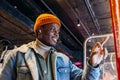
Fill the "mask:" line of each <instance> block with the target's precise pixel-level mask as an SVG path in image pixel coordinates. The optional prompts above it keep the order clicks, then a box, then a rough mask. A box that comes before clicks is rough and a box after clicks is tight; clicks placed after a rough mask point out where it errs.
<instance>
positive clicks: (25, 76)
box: [17, 66, 32, 80]
mask: <svg viewBox="0 0 120 80" xmlns="http://www.w3.org/2000/svg"><path fill="white" fill-rule="evenodd" d="M17 80H32V75H31V73H30V70H29V69H28V68H27V67H23V66H22V67H18V68H17Z"/></svg>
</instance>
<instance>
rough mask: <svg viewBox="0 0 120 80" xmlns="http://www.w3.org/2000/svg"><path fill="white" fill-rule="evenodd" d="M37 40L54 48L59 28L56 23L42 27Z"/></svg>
mask: <svg viewBox="0 0 120 80" xmlns="http://www.w3.org/2000/svg"><path fill="white" fill-rule="evenodd" d="M38 31H39V32H38V39H39V40H40V41H41V42H42V43H44V44H45V45H48V46H55V45H56V43H57V41H58V39H59V32H60V26H59V25H58V24H56V23H50V24H47V25H44V26H42V27H41V28H40V29H39V30H38Z"/></svg>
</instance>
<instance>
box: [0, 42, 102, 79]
mask: <svg viewBox="0 0 120 80" xmlns="http://www.w3.org/2000/svg"><path fill="white" fill-rule="evenodd" d="M34 54H35V50H34V47H33V42H31V43H29V44H26V45H23V46H21V47H19V48H17V49H14V50H12V51H10V53H9V54H8V55H7V56H6V59H5V62H4V64H3V67H2V71H1V73H0V80H39V79H38V68H37V64H36V59H35V55H34ZM52 69H53V77H54V79H53V80H98V78H99V76H100V67H99V66H98V67H97V68H93V67H92V66H91V65H89V63H88V64H87V67H86V69H85V70H84V71H83V70H82V69H79V68H78V67H76V66H75V65H74V64H72V62H71V61H70V60H69V58H68V57H67V56H66V55H64V54H62V53H59V52H55V53H54V54H52Z"/></svg>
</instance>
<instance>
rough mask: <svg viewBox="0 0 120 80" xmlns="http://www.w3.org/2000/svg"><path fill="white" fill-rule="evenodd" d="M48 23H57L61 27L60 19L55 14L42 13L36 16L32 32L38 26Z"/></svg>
mask: <svg viewBox="0 0 120 80" xmlns="http://www.w3.org/2000/svg"><path fill="white" fill-rule="evenodd" d="M49 23H57V24H58V25H59V26H60V27H61V23H60V20H59V19H58V18H57V17H56V16H54V15H52V14H48V13H44V14H41V15H39V16H38V17H37V19H36V21H35V24H34V32H35V33H36V30H37V29H38V27H41V26H43V25H45V24H49Z"/></svg>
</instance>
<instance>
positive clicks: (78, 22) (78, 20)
mask: <svg viewBox="0 0 120 80" xmlns="http://www.w3.org/2000/svg"><path fill="white" fill-rule="evenodd" d="M77 26H78V27H79V26H80V19H79V18H78V19H77Z"/></svg>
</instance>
